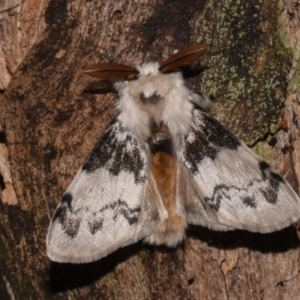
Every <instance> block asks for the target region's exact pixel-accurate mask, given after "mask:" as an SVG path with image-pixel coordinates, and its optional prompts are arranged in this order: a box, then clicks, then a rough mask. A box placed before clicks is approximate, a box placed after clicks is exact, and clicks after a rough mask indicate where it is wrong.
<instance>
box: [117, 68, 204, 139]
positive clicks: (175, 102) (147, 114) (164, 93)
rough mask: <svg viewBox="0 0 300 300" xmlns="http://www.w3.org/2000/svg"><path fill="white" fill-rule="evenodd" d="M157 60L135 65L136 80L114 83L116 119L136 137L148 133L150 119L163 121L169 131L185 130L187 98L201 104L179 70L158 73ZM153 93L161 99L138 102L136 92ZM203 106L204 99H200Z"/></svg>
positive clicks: (188, 114)
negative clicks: (117, 113)
mask: <svg viewBox="0 0 300 300" xmlns="http://www.w3.org/2000/svg"><path fill="white" fill-rule="evenodd" d="M158 67H159V65H158V64H157V63H147V64H144V65H142V66H140V67H139V68H138V70H139V71H140V78H139V80H136V81H133V82H124V83H123V84H120V83H118V85H117V89H118V91H119V94H120V100H119V102H118V104H117V108H118V110H119V111H120V114H119V116H118V120H119V121H120V122H121V123H122V125H123V126H124V127H125V128H127V129H129V130H131V131H132V132H133V133H134V134H135V135H136V136H137V137H138V138H141V139H143V140H146V139H147V138H148V136H149V134H150V128H149V124H150V123H151V119H154V120H155V121H156V122H157V123H159V122H160V121H162V122H164V123H165V124H166V125H167V126H168V127H169V129H170V131H171V134H172V135H173V136H176V135H177V134H181V135H183V134H186V133H187V132H188V130H189V126H190V125H191V122H192V114H191V112H192V109H193V104H192V103H191V102H195V103H199V104H201V103H200V102H201V97H200V96H199V95H197V94H195V93H192V92H191V91H190V90H189V89H188V88H187V87H186V86H185V85H184V81H183V79H182V76H181V74H180V73H172V74H166V75H165V74H161V73H160V72H159V71H158ZM154 93H156V94H157V95H158V96H160V97H161V98H163V99H164V101H160V102H159V103H157V104H156V105H152V104H148V105H144V104H142V103H141V100H140V95H141V94H144V95H145V97H146V98H148V97H149V96H151V95H153V94H154ZM204 105H205V106H207V103H206V102H205V103H204Z"/></svg>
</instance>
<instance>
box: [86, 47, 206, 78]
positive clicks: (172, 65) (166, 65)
mask: <svg viewBox="0 0 300 300" xmlns="http://www.w3.org/2000/svg"><path fill="white" fill-rule="evenodd" d="M206 50H207V46H206V45H204V44H193V45H190V46H187V47H185V48H184V49H182V50H180V51H178V52H176V53H175V54H173V55H171V56H170V57H169V58H168V59H167V60H165V61H164V62H163V63H161V64H160V65H159V64H158V63H148V64H147V63H145V64H143V65H142V66H141V67H137V68H133V67H130V66H126V65H123V64H116V63H98V64H94V65H90V66H89V67H87V69H86V70H84V73H85V74H87V75H90V76H93V77H97V78H101V79H111V80H114V81H127V80H133V79H137V78H138V77H139V76H140V77H145V76H149V75H156V74H158V73H163V74H164V73H170V72H174V71H177V70H178V69H180V68H181V67H183V66H187V65H190V64H191V63H193V62H194V61H196V60H198V59H199V58H200V57H201V56H202V55H203V54H204V53H205V52H206Z"/></svg>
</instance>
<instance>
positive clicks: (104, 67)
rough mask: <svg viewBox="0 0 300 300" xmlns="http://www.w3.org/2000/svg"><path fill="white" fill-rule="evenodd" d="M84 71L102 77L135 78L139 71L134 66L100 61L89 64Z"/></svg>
mask: <svg viewBox="0 0 300 300" xmlns="http://www.w3.org/2000/svg"><path fill="white" fill-rule="evenodd" d="M84 73H85V74H87V75H90V76H93V77H97V78H101V79H113V78H118V79H120V78H123V79H124V80H127V79H134V78H136V77H137V75H138V74H139V71H138V70H137V69H135V68H133V67H129V66H126V65H123V64H115V63H98V64H94V65H90V66H88V67H87V68H86V69H85V70H84Z"/></svg>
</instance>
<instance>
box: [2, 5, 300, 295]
mask: <svg viewBox="0 0 300 300" xmlns="http://www.w3.org/2000/svg"><path fill="white" fill-rule="evenodd" d="M299 28H300V6H299V4H298V1H294V0H286V1H283V0H277V1H276V3H274V1H272V0H266V1H260V0H254V1H234V0H222V1H217V0H210V1H209V0H200V1H189V2H187V1H184V0H178V1H172V0H164V1H163V0H155V1H150V0H142V1H132V0H122V1H113V0H106V1H104V0H100V1H98V0H97V1H79V0H73V1H67V0H47V1H46V0H45V1H36V0H26V1H14V0H7V1H5V0H2V1H1V0H0V90H1V94H0V101H1V102H0V103H1V111H0V126H1V127H0V131H1V132H0V173H1V176H0V191H1V201H0V232H1V235H0V298H1V299H83V298H86V299H124V298H126V299H172V300H174V299H289V300H293V299H295V300H296V299H299V294H300V275H299V249H298V246H299V239H298V235H299V232H298V228H297V226H291V227H289V228H286V229H284V230H282V231H279V232H275V233H271V234H263V235H262V234H255V233H249V232H243V231H235V232H227V233H220V232H213V231H210V230H208V229H205V228H200V227H192V228H190V229H189V232H188V238H187V240H186V241H185V242H184V243H183V245H181V246H179V247H177V248H176V249H167V248H164V247H150V246H144V245H143V244H142V243H138V244H136V245H132V246H129V247H126V248H123V249H119V250H118V251H116V252H115V253H113V254H111V255H109V256H108V257H106V258H104V259H102V260H100V261H97V262H94V263H90V264H83V265H72V264H57V263H52V262H50V261H49V259H48V258H47V257H46V255H45V237H46V232H47V227H48V224H49V222H50V219H51V216H52V213H53V211H54V209H55V207H56V205H57V203H58V201H59V199H60V198H61V195H62V194H63V192H64V190H65V189H66V188H67V186H68V184H69V183H70V181H71V180H72V178H73V176H74V174H75V172H76V171H77V169H78V168H79V166H80V163H81V162H82V160H83V158H84V157H85V156H86V155H87V154H88V152H89V151H90V150H91V148H92V146H93V144H94V143H95V142H96V140H97V139H98V137H99V136H100V134H101V132H102V131H103V130H104V128H105V127H106V126H107V124H108V123H109V122H110V120H111V119H112V117H113V116H114V103H115V97H116V96H115V95H112V94H104V93H95V91H99V90H102V91H103V86H101V83H100V82H99V81H95V80H91V79H90V78H87V76H84V75H82V70H83V69H84V68H85V67H86V66H87V65H88V64H91V63H95V62H99V61H104V62H105V61H113V62H121V63H125V64H128V65H134V64H136V63H140V62H142V61H145V60H149V59H153V60H158V61H162V60H163V59H165V58H166V57H167V56H168V55H169V54H170V53H172V52H173V50H174V49H180V48H182V47H183V46H186V45H188V44H191V43H193V42H205V43H207V44H209V46H210V51H209V53H208V54H207V55H206V57H205V58H204V60H203V61H202V62H201V66H202V67H203V72H201V73H200V74H198V75H197V76H195V77H194V78H192V79H189V80H188V84H189V86H190V87H191V88H193V89H194V90H201V91H203V92H205V93H207V94H212V95H215V96H218V95H220V94H223V96H221V97H219V98H218V100H217V101H216V106H215V109H214V111H213V113H214V115H215V116H216V117H217V118H219V120H221V122H222V123H223V124H226V125H227V126H228V127H229V128H230V129H231V130H232V131H234V132H235V133H236V134H238V136H239V137H240V138H242V139H243V140H244V141H245V142H247V143H248V144H249V145H251V146H253V147H254V149H255V150H256V151H257V152H258V153H259V154H260V155H261V156H263V157H264V158H265V159H266V160H268V161H269V162H270V163H271V164H272V165H273V166H275V167H276V168H277V169H278V170H279V171H281V172H282V173H283V175H285V177H286V178H287V179H288V180H289V182H290V183H291V184H292V186H293V187H294V188H295V190H296V191H297V192H298V193H299V192H300V185H299V178H300V159H299V157H300V135H299V133H300V125H299V117H300V109H299V104H300V96H299V91H300V66H299V57H300V52H299V49H300V47H299V43H300V30H299ZM91 90H92V91H94V92H87V91H91ZM225 92H227V93H225ZM224 93H225V94H224ZM112 192H113V191H112Z"/></svg>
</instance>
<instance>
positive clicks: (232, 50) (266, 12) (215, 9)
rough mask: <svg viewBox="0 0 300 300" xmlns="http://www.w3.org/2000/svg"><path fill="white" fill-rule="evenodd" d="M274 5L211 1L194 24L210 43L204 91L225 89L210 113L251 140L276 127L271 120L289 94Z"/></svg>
mask: <svg viewBox="0 0 300 300" xmlns="http://www.w3.org/2000/svg"><path fill="white" fill-rule="evenodd" d="M277 10H278V7H277V5H276V3H273V1H271V0H268V1H261V0H255V1H238V0H226V1H224V2H219V1H216V0H215V1H211V2H210V3H209V4H208V5H207V6H206V8H205V10H204V13H203V15H201V16H200V17H199V19H198V20H197V24H196V28H197V29H196V30H197V34H198V36H199V37H200V38H199V40H198V42H205V43H207V44H209V47H210V50H209V53H208V55H207V56H206V58H205V62H204V63H205V64H206V65H207V66H208V69H207V70H206V71H205V72H204V74H203V77H202V81H201V86H202V90H203V91H204V92H205V93H207V94H212V95H216V96H217V95H219V94H222V93H225V94H224V95H223V96H222V97H220V98H219V99H218V101H217V103H216V105H215V106H214V110H213V113H214V114H215V115H216V116H217V118H218V119H219V120H220V121H221V122H222V123H223V124H224V125H226V126H227V127H228V128H230V129H231V130H232V131H233V132H235V133H236V134H237V135H238V136H239V137H240V138H242V139H243V140H244V141H246V142H247V143H249V144H254V143H255V142H256V141H258V140H260V139H261V138H262V137H265V136H267V135H268V134H270V135H272V134H274V132H276V129H277V128H276V126H275V129H274V126H271V125H272V124H277V121H278V115H279V112H280V110H281V109H282V107H283V106H284V101H285V97H286V93H287V86H288V81H287V76H288V72H289V69H290V58H291V56H290V54H289V52H288V50H287V49H286V48H285V47H284V45H283V43H282V40H281V39H280V38H279V35H278V19H277V18H278V12H277ZM274 130H275V131H274Z"/></svg>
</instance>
